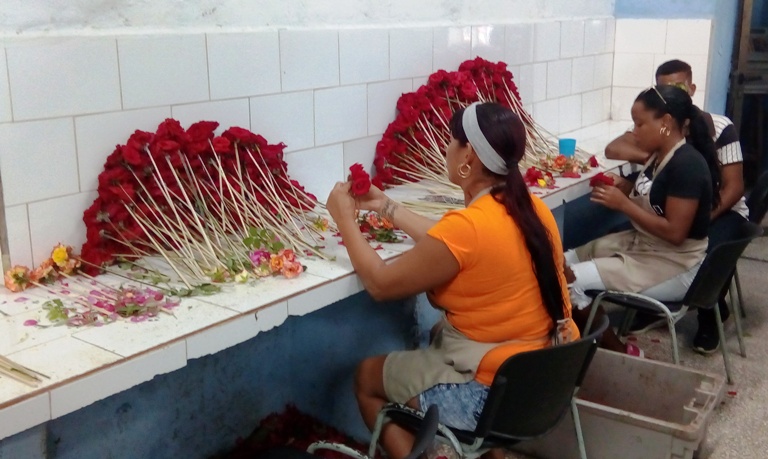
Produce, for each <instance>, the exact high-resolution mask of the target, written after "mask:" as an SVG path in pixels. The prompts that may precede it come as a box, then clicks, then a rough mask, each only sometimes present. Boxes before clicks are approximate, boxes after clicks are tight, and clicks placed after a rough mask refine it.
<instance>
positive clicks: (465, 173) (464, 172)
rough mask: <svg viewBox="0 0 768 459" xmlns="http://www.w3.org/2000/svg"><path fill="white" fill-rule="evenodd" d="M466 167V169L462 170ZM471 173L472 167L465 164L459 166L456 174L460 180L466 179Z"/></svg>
mask: <svg viewBox="0 0 768 459" xmlns="http://www.w3.org/2000/svg"><path fill="white" fill-rule="evenodd" d="M465 167H466V169H464V168H465ZM471 172H472V166H470V165H469V164H467V163H464V164H462V165H461V166H459V169H458V174H459V177H461V178H467V177H469V174H470V173H471Z"/></svg>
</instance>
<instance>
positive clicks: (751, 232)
mask: <svg viewBox="0 0 768 459" xmlns="http://www.w3.org/2000/svg"><path fill="white" fill-rule="evenodd" d="M762 233H763V229H762V228H761V227H760V225H758V224H757V223H752V222H746V221H745V222H744V223H742V224H741V227H740V228H739V232H738V235H737V237H736V238H735V239H733V240H730V241H726V242H723V243H721V244H719V245H717V246H715V247H714V248H713V249H712V250H710V251H709V253H708V254H707V256H706V258H704V261H703V262H702V264H701V267H700V268H699V272H698V273H696V277H695V278H694V279H693V282H692V283H691V286H690V287H688V291H687V292H686V294H685V298H683V303H684V304H686V305H688V306H694V307H697V308H705V309H709V308H712V307H713V306H714V305H715V304H716V303H717V300H718V299H719V298H720V293H721V292H722V290H723V287H725V284H726V283H727V282H729V281H730V279H731V275H732V274H733V270H734V269H735V268H736V263H737V262H738V261H739V258H740V257H741V254H742V253H743V252H744V249H746V248H747V246H748V245H749V243H750V241H752V239H754V238H756V237H758V236H760V235H761V234H762Z"/></svg>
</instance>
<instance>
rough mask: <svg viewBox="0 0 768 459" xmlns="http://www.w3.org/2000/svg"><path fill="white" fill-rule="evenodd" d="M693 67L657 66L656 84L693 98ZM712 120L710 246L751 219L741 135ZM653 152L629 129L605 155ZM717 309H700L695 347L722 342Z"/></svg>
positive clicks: (638, 156)
mask: <svg viewBox="0 0 768 459" xmlns="http://www.w3.org/2000/svg"><path fill="white" fill-rule="evenodd" d="M692 79H693V72H692V71H691V66H690V65H688V64H687V63H685V62H683V61H681V60H677V59H675V60H671V61H667V62H665V63H663V64H661V65H660V66H659V68H658V69H656V84H657V85H667V84H671V85H675V86H678V87H680V88H682V89H684V90H686V91H687V92H688V94H689V95H690V96H691V97H693V94H694V93H695V92H696V85H695V84H693V81H692ZM703 115H705V119H706V120H707V121H708V123H709V127H710V133H711V134H712V138H713V139H714V140H715V146H716V147H717V155H718V159H719V160H720V164H721V169H720V171H721V175H722V179H721V180H722V182H721V185H720V204H719V205H718V207H717V208H716V209H713V210H712V213H711V215H710V218H711V223H710V226H709V248H710V249H711V248H712V247H715V246H716V245H717V244H719V243H721V242H723V241H727V240H729V239H732V238H733V237H734V236H735V233H736V231H737V230H738V228H739V225H740V224H741V223H742V222H743V221H744V220H746V219H747V218H748V216H749V209H748V208H747V204H746V201H745V199H744V176H743V170H742V163H743V162H744V158H743V156H742V153H741V144H740V143H739V135H738V133H737V132H736V128H735V127H734V125H733V123H732V122H731V120H729V119H728V118H727V117H725V116H722V115H714V114H710V113H706V112H704V113H703ZM651 153H652V152H646V151H643V150H641V149H640V148H638V147H637V145H636V144H635V141H634V138H633V137H632V132H631V131H629V132H626V133H624V134H623V135H621V136H619V137H618V138H616V139H614V140H613V141H612V142H611V143H610V144H608V146H607V147H605V156H606V157H607V158H610V159H623V160H626V161H630V162H633V163H638V164H644V163H645V162H646V160H647V159H648V157H649V156H650V155H651ZM720 313H721V314H722V317H723V320H725V319H727V318H728V315H729V313H728V310H727V308H723V307H720ZM641 322H643V323H642V324H640V325H636V326H635V327H633V329H635V331H636V332H643V331H646V330H649V329H651V328H654V326H661V325H663V324H664V323H665V322H664V320H663V319H662V320H660V321H659V320H657V318H655V317H652V318H646V320H644V321H641ZM715 324H716V319H715V312H714V310H706V309H699V329H698V331H697V332H696V336H695V337H694V339H693V349H694V350H695V351H697V352H700V353H704V354H709V353H712V352H715V351H716V350H717V349H718V347H719V345H720V343H719V339H718V336H717V328H716V325H715Z"/></svg>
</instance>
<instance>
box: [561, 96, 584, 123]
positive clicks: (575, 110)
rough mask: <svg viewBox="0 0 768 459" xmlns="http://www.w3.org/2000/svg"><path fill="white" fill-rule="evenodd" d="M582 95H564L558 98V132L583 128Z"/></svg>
mask: <svg viewBox="0 0 768 459" xmlns="http://www.w3.org/2000/svg"><path fill="white" fill-rule="evenodd" d="M581 110H582V102H581V95H580V94H577V95H574V96H568V97H563V98H561V99H560V100H558V111H559V112H560V113H559V119H558V132H568V131H573V130H576V129H579V128H581V126H582V124H581Z"/></svg>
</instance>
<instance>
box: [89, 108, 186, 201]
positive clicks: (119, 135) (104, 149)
mask: <svg viewBox="0 0 768 459" xmlns="http://www.w3.org/2000/svg"><path fill="white" fill-rule="evenodd" d="M170 116H171V109H170V107H156V108H147V109H141V110H126V111H122V112H114V113H103V114H99V115H86V116H79V117H77V118H75V133H76V138H77V167H78V170H79V174H80V191H89V190H95V189H96V188H97V186H98V177H99V174H101V172H102V171H103V170H104V161H106V159H107V156H109V154H110V153H112V151H114V149H115V146H116V145H124V144H125V142H126V141H127V140H128V137H130V136H131V134H133V132H134V131H135V130H137V129H138V130H141V131H148V132H155V131H156V130H157V126H158V125H159V124H160V123H161V122H162V121H163V120H164V119H166V118H168V117H170Z"/></svg>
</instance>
